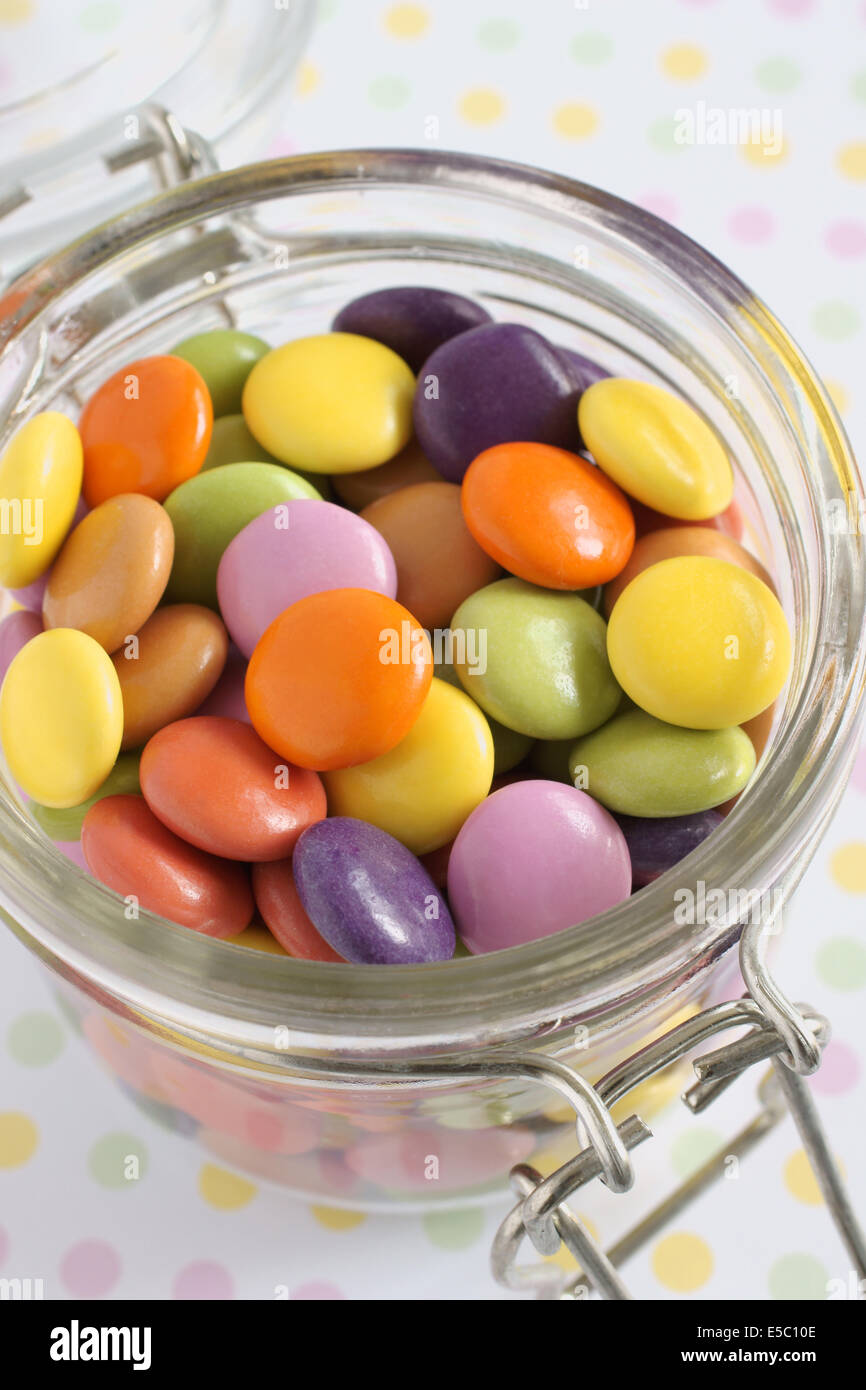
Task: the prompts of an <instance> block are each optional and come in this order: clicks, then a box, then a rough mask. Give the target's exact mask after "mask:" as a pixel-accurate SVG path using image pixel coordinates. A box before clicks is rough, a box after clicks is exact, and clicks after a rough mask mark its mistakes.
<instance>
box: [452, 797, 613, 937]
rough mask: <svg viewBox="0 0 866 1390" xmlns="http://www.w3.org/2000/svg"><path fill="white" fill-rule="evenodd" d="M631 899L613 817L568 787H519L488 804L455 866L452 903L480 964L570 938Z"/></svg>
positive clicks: (462, 839)
mask: <svg viewBox="0 0 866 1390" xmlns="http://www.w3.org/2000/svg"><path fill="white" fill-rule="evenodd" d="M630 891H631V865H630V863H629V857H628V848H627V847H626V842H625V839H624V837H623V834H622V831H621V830H620V828H619V826H618V825H617V823H616V821H615V820H614V818H613V816H612V815H611V814H610V813H609V812H608V811H606V810H605V809H604V807H603V806H601V805H599V803H598V802H597V801H594V800H593V799H592V797H591V796H588V795H587V793H586V792H583V791H580V790H579V789H578V788H577V787H567V786H563V784H562V783H561V782H546V781H541V780H527V781H522V782H512V783H510V784H509V785H508V786H506V787H502V788H501V790H499V791H496V792H494V793H493V795H492V796H488V797H487V799H486V801H482V802H481V805H480V806H476V808H475V810H474V811H473V812H472V814H471V815H470V816H469V818H468V819H467V820H466V821H464V823H463V825H462V827H461V829H460V831H459V832H458V835H457V838H456V840H455V841H454V846H453V848H452V850H451V857H450V859H449V861H448V899H449V901H450V903H451V907H452V910H453V912H454V917H455V920H456V922H457V925H458V928H459V930H460V935H461V938H462V939H463V941H464V943H465V944H466V946H467V947H468V948H469V950H470V951H471V952H472V953H473V955H480V954H482V953H483V952H485V951H500V950H503V949H504V948H505V947H506V946H519V945H521V944H522V943H523V942H525V941H535V940H536V939H537V938H538V937H541V936H551V935H553V933H554V932H560V931H564V930H565V929H566V927H573V926H575V925H576V923H578V922H583V921H585V920H586V918H587V917H593V916H595V914H596V913H597V912H604V911H606V909H607V908H609V907H614V906H616V904H617V903H621V902H623V901H624V900H625V899H626V898H627V897H628V895H629V893H630Z"/></svg>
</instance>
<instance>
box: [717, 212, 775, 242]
mask: <svg viewBox="0 0 866 1390" xmlns="http://www.w3.org/2000/svg"><path fill="white" fill-rule="evenodd" d="M775 225H776V224H775V222H774V221H773V216H772V214H771V213H770V212H768V211H767V209H766V208H760V207H744V208H737V209H736V211H735V212H732V213H731V215H730V217H729V218H728V231H729V232H730V234H731V236H732V237H734V238H735V240H737V241H743V242H746V243H747V244H748V245H750V246H755V245H757V243H758V242H761V241H767V240H768V238H769V237H771V236H772V235H773V232H774V231H775Z"/></svg>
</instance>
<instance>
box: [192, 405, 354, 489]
mask: <svg viewBox="0 0 866 1390" xmlns="http://www.w3.org/2000/svg"><path fill="white" fill-rule="evenodd" d="M226 463H274V464H276V465H277V467H278V468H284V467H285V464H284V463H283V462H282V461H281V460H280V459H278V458H274V456H273V454H269V453H268V451H267V449H266V448H265V447H264V445H263V444H260V443H259V441H258V440H257V439H256V437H255V435H254V434H253V432H252V430H251V429H250V428H249V426H248V425H247V422H246V420H245V419H244V417H243V415H223V416H221V417H220V419H219V420H214V422H213V430H212V432H211V437H210V446H209V448H208V451H207V454H206V455H205V461H204V463H203V464H202V466H201V472H202V473H204V472H206V471H207V469H209V468H222V467H223V465H224V464H226ZM292 472H293V473H297V475H298V477H299V478H305V479H306V480H307V482H308V483H310V485H311V486H312V487H314V488H315V489H316V491H317V492H318V493H321V495H322V496H323V497H324V498H325V500H326V501H327V500H330V498H331V497H332V496H333V490H332V488H331V484H330V480H329V479H328V478H326V477H325V475H324V473H316V474H313V473H305V472H304V470H303V469H302V468H293V469H292Z"/></svg>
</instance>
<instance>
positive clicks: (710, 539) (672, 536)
mask: <svg viewBox="0 0 866 1390" xmlns="http://www.w3.org/2000/svg"><path fill="white" fill-rule="evenodd" d="M681 555H708V556H710V557H711V558H714V559H716V560H727V561H728V562H729V563H730V564H732V565H740V566H742V568H743V569H747V570H749V572H750V573H751V574H756V575H757V576H758V578H759V579H760V580H762V581H763V582H764V583H765V584H766V585H767V587H768V588H770V589H772V587H773V581H772V580H771V578H770V576H769V574H768V573H767V571H766V570H765V569H764V566H763V565H762V564H761V562H760V560H756V559H755V557H754V555H750V554H749V552H748V550H745V549H744V548H743V546H741V545H740V544H739V542H738V541H735V540H734V538H733V536H728V535H726V534H725V533H724V532H722V531H713V530H710V528H709V527H707V526H670V527H667V528H666V529H665V530H662V531H650V532H649V533H648V534H647V535H645V536H641V538H640V540H639V541H638V542H637V544H636V545H635V548H634V550H633V551H632V555H631V559H630V560H629V562H628V564H627V565H626V566H625V568H624V569H623V570H622V571H621V573H620V574H618V575H617V576H616V578H615V579H612V580H611V582H610V583H609V584H608V585H607V587H606V588H605V591H604V611H605V614H606V615H607V617H608V618H609V617H610V614H611V612H612V611H613V606H614V604H615V603H616V601H617V599H618V598H619V596H620V594H621V593H622V591H623V589H625V588H626V586H627V585H628V584H630V583H631V581H632V580H633V579H636V578H637V576H638V575H639V574H642V573H643V571H644V570H645V569H649V567H650V565H657V564H658V563H659V562H660V561H661V560H673V559H676V558H677V557H678V556H681Z"/></svg>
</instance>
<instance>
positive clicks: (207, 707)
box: [196, 646, 250, 724]
mask: <svg viewBox="0 0 866 1390" xmlns="http://www.w3.org/2000/svg"><path fill="white" fill-rule="evenodd" d="M246 674H247V662H246V658H245V657H244V656H242V655H241V653H240V652H239V651H238V650H237V648H236V647H233V646H229V654H228V656H227V658H226V664H225V666H224V667H223V673H222V675H221V676H220V678H219V680H218V681H217V683H216V685H215V686H214V688H213V690H212V691H211V693H210V695H208V697H207V699H206V700H204V701H203V702H202V704H201V705H200V706H199V708H198V709H197V710H196V713H197V714H219V715H224V716H225V717H226V718H227V719H240V720H242V721H243V722H244V723H245V724H249V722H250V716H249V711H248V710H247V702H246V700H245V699H244V681H245V679H246Z"/></svg>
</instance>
